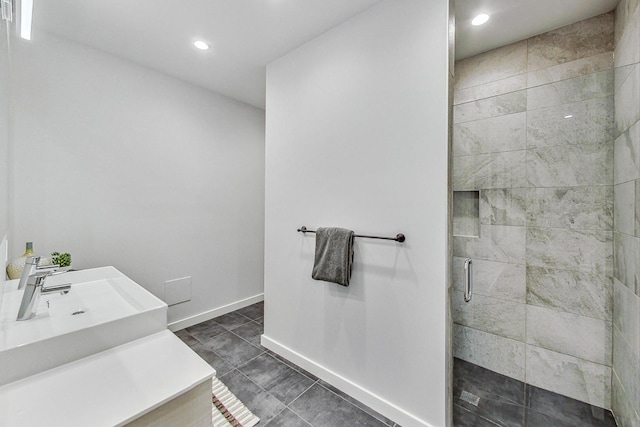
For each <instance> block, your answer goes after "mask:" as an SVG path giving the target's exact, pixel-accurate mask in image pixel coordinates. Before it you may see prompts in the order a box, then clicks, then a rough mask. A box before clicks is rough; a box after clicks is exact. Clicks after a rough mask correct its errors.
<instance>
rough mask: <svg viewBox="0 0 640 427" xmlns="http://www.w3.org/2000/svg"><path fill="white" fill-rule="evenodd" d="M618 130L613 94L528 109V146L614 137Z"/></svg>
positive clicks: (586, 142) (552, 145) (534, 146)
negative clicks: (616, 129)
mask: <svg viewBox="0 0 640 427" xmlns="http://www.w3.org/2000/svg"><path fill="white" fill-rule="evenodd" d="M614 132H615V130H614V121H613V96H607V97H604V98H595V99H589V100H586V101H580V102H574V103H569V104H562V105H554V106H551V107H545V108H540V109H538V110H533V111H529V112H527V137H526V138H527V148H541V147H554V146H557V145H568V144H574V145H584V144H593V143H597V142H601V141H610V140H613V139H614Z"/></svg>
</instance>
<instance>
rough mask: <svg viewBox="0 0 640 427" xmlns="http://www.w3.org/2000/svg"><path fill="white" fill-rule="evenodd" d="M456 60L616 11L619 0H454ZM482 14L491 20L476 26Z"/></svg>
mask: <svg viewBox="0 0 640 427" xmlns="http://www.w3.org/2000/svg"><path fill="white" fill-rule="evenodd" d="M455 1H456V59H463V58H468V57H470V56H473V55H476V54H478V53H481V52H486V51H488V50H491V49H495V48H496V47H500V46H506V45H508V44H511V43H513V42H516V41H519V40H524V39H526V38H528V37H531V36H535V35H537V34H542V33H546V32H547V31H551V30H555V29H556V28H560V27H563V26H565V25H568V24H573V23H574V22H578V21H582V20H583V19H587V18H591V17H593V16H597V15H600V14H602V13H605V12H609V11H611V10H613V9H614V8H615V7H616V5H617V4H618V1H619V0H455ZM480 13H486V14H488V15H490V16H491V19H489V22H487V23H486V24H484V25H481V26H478V27H474V26H472V25H471V20H472V19H473V18H474V17H475V16H476V15H478V14H480Z"/></svg>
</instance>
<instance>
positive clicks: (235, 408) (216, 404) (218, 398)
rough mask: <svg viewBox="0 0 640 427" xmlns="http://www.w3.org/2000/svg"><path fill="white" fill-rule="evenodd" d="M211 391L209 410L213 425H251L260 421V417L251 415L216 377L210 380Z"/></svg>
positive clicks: (242, 426)
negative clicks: (211, 407)
mask: <svg viewBox="0 0 640 427" xmlns="http://www.w3.org/2000/svg"><path fill="white" fill-rule="evenodd" d="M211 392H212V394H213V409H212V410H211V419H212V421H213V427H228V426H233V427H236V426H237V427H253V426H255V425H256V424H258V422H260V418H258V417H256V416H255V415H253V413H251V411H249V409H247V407H246V406H244V404H243V403H242V402H240V400H239V399H238V398H237V397H235V396H234V395H233V393H231V392H230V391H229V389H228V388H227V386H226V385H224V384H223V383H222V381H220V380H219V379H217V378H216V377H213V380H212V381H211Z"/></svg>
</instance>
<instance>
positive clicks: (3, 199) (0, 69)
mask: <svg viewBox="0 0 640 427" xmlns="http://www.w3.org/2000/svg"><path fill="white" fill-rule="evenodd" d="M4 24H6V22H3V25H0V265H1V266H2V270H1V271H0V287H1V286H2V285H3V284H4V282H5V280H6V275H5V269H4V267H5V265H6V264H7V260H6V257H7V232H8V231H9V56H8V55H9V50H8V44H7V32H6V28H5V27H4ZM1 294H2V292H0V303H2V295H1Z"/></svg>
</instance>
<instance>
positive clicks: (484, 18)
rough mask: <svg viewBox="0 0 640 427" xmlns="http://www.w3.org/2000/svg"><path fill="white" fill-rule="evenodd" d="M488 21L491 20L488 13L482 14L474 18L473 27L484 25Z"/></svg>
mask: <svg viewBox="0 0 640 427" xmlns="http://www.w3.org/2000/svg"><path fill="white" fill-rule="evenodd" d="M488 20H489V15H487V14H486V13H481V14H480V15H478V16H476V17H475V18H473V20H472V21H471V25H476V26H478V25H482V24H484V23H485V22H487V21H488Z"/></svg>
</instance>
